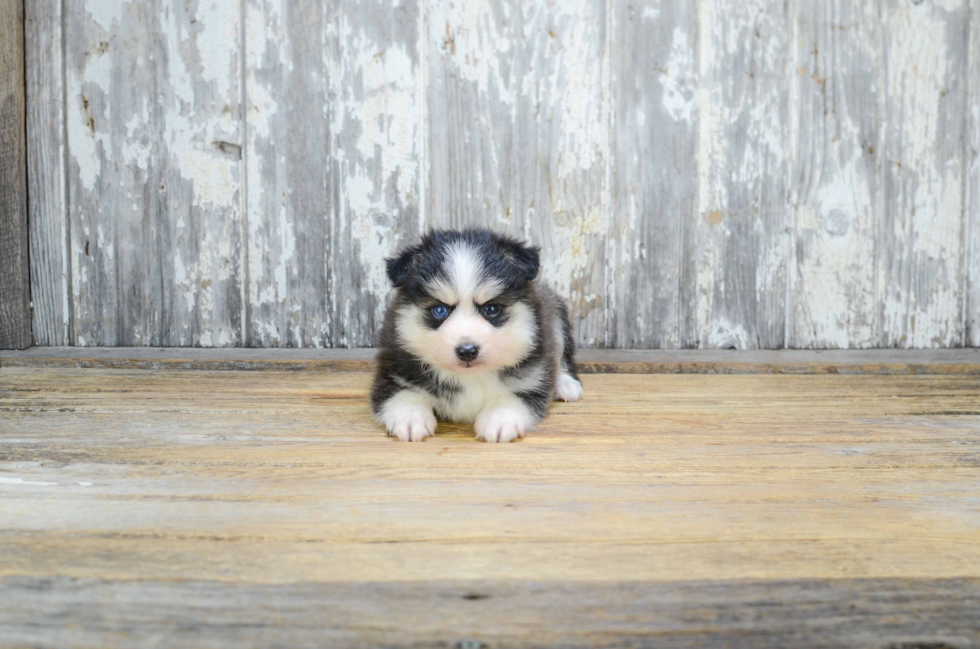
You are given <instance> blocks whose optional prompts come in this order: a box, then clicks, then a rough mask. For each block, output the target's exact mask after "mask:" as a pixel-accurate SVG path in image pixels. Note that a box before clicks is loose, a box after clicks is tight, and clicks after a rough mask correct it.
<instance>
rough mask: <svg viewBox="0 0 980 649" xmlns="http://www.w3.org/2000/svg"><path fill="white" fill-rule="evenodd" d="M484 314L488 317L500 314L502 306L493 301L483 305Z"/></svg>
mask: <svg viewBox="0 0 980 649" xmlns="http://www.w3.org/2000/svg"><path fill="white" fill-rule="evenodd" d="M483 315H485V316H486V317H488V318H494V317H496V316H498V315H500V307H499V306H498V305H496V304H493V303H492V302H491V303H490V304H484V305H483Z"/></svg>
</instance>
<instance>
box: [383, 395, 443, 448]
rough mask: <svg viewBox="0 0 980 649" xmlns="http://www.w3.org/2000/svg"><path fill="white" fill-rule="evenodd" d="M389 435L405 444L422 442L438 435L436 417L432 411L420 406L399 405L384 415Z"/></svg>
mask: <svg viewBox="0 0 980 649" xmlns="http://www.w3.org/2000/svg"><path fill="white" fill-rule="evenodd" d="M384 425H385V428H386V429H388V434H389V435H391V436H392V437H397V438H398V439H400V440H401V441H403V442H421V441H422V440H423V439H425V438H426V437H432V436H433V435H435V434H436V417H435V415H433V414H432V410H430V409H428V408H426V407H425V406H419V405H407V404H406V405H398V406H395V407H393V408H389V409H387V410H386V411H385V413H384Z"/></svg>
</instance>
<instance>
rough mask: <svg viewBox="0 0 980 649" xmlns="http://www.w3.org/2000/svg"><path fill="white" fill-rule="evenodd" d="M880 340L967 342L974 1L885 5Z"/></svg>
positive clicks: (890, 343) (896, 343)
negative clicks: (966, 203)
mask: <svg viewBox="0 0 980 649" xmlns="http://www.w3.org/2000/svg"><path fill="white" fill-rule="evenodd" d="M881 21H882V23H883V25H884V58H883V61H884V82H885V84H884V101H885V119H884V127H883V147H884V148H883V151H882V156H883V159H882V177H883V181H882V191H883V196H884V202H883V207H882V213H881V215H880V218H881V221H880V227H879V243H878V250H879V254H878V271H877V272H878V275H879V279H878V299H877V302H878V305H879V306H878V308H879V309H880V311H881V316H880V318H879V323H878V326H879V335H878V343H879V345H881V346H884V347H948V346H956V345H961V344H962V341H963V326H964V322H963V313H964V311H963V299H964V277H965V273H964V266H963V261H964V260H963V242H964V238H963V237H964V226H963V224H964V216H963V215H964V210H963V197H964V186H963V182H964V172H965V168H964V155H965V147H964V143H965V141H966V140H967V134H966V132H965V131H964V129H965V128H966V126H967V119H966V115H965V109H966V105H967V99H966V94H965V93H966V87H967V84H966V74H967V64H966V52H967V51H968V38H967V35H968V31H967V27H968V25H969V6H968V5H967V3H965V2H949V3H942V2H921V3H919V4H915V3H907V2H899V1H896V0H887V1H886V2H884V3H883V7H882V16H881Z"/></svg>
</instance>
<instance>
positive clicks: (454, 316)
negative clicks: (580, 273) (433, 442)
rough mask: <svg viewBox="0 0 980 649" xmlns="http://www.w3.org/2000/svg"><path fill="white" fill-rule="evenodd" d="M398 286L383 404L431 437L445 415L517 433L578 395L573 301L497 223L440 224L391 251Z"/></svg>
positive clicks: (390, 419) (532, 251) (376, 406)
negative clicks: (568, 302) (493, 226)
mask: <svg viewBox="0 0 980 649" xmlns="http://www.w3.org/2000/svg"><path fill="white" fill-rule="evenodd" d="M387 265H388V267H387V270H388V278H389V279H390V280H391V283H392V284H393V285H394V286H395V288H396V289H397V290H396V291H395V297H394V300H393V302H392V304H391V306H389V307H388V313H387V314H386V316H385V321H384V325H383V326H382V329H381V333H380V336H379V340H378V345H379V348H380V349H379V352H378V369H377V374H376V375H375V377H374V387H373V389H372V390H371V407H372V410H373V411H374V416H375V418H376V419H377V421H378V423H380V424H383V425H384V427H385V428H386V429H387V431H388V434H389V435H392V436H394V437H397V438H398V439H400V440H402V441H406V442H409V441H411V442H419V441H422V440H423V439H425V438H426V437H429V436H431V435H434V434H435V431H436V419H437V418H439V419H443V420H448V421H454V422H461V423H462V422H465V423H473V425H474V428H475V429H476V437H477V438H478V439H482V440H484V441H487V442H509V441H511V440H513V439H515V438H517V437H523V436H524V433H526V432H527V431H529V430H530V429H531V428H533V427H534V425H535V424H536V423H537V422H539V421H540V420H541V419H542V418H543V417H544V416H545V415H546V414H548V406H549V404H550V403H551V401H552V400H554V399H555V398H558V399H562V400H564V401H577V400H578V399H579V397H581V396H582V384H581V383H579V380H578V375H577V373H576V370H575V360H574V354H575V345H574V342H573V340H572V331H571V325H570V324H569V322H568V309H567V307H566V306H565V303H564V302H563V301H562V300H561V299H559V298H558V296H556V295H555V294H554V292H552V291H551V289H549V288H548V287H547V286H545V285H544V284H543V283H542V282H541V280H536V279H535V278H536V277H537V275H538V266H539V257H538V249H537V248H533V247H530V246H527V245H525V244H523V243H521V242H519V241H517V240H515V239H512V238H510V237H506V236H503V235H499V234H495V233H493V232H490V231H489V230H482V229H474V230H464V231H462V232H458V231H453V230H436V231H433V232H429V233H428V234H427V235H425V237H423V238H422V241H421V243H419V244H418V245H415V246H412V247H410V248H408V249H406V250H404V251H402V252H401V253H400V254H399V255H398V256H397V257H395V258H393V259H388V260H387Z"/></svg>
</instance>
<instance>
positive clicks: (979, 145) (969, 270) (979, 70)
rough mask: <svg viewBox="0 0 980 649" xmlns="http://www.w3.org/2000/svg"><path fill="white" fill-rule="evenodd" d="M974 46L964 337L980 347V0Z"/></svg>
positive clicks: (974, 7)
mask: <svg viewBox="0 0 980 649" xmlns="http://www.w3.org/2000/svg"><path fill="white" fill-rule="evenodd" d="M969 47H970V50H969V54H968V57H969V69H968V70H967V74H968V76H967V87H968V89H969V96H968V98H967V110H968V117H969V124H968V128H969V131H968V133H967V136H968V138H969V139H968V140H967V147H966V156H967V157H966V161H965V162H964V164H966V165H968V167H967V168H968V170H969V171H968V174H967V177H966V181H967V191H966V205H965V206H964V207H965V209H964V217H965V225H964V227H965V233H964V242H963V248H964V250H963V256H964V259H965V263H966V268H965V269H964V274H965V275H966V295H965V296H964V298H963V327H964V331H963V339H964V344H965V345H967V346H969V347H980V0H970V45H969Z"/></svg>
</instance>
